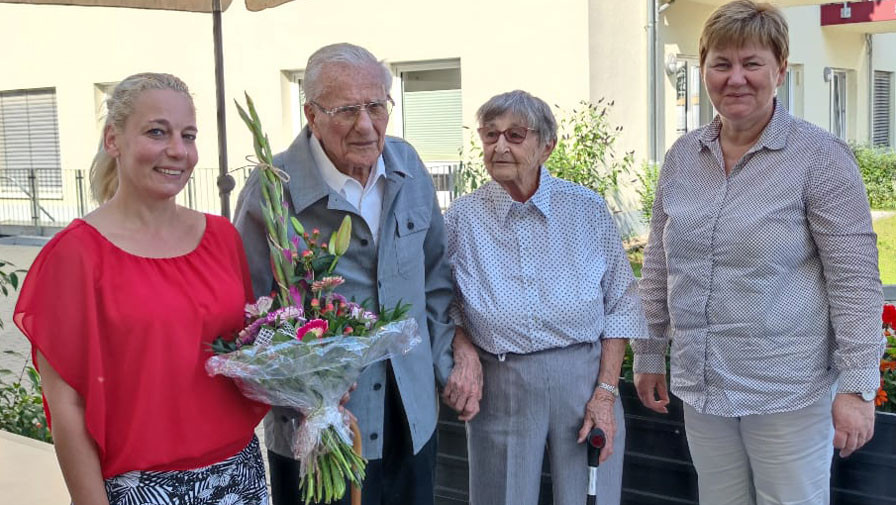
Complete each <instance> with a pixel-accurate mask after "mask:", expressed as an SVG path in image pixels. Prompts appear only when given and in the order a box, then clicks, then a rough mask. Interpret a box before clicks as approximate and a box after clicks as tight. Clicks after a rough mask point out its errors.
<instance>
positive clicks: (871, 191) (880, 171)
mask: <svg viewBox="0 0 896 505" xmlns="http://www.w3.org/2000/svg"><path fill="white" fill-rule="evenodd" d="M852 152H853V153H854V154H855V156H856V161H857V162H858V163H859V171H860V172H861V173H862V179H863V180H864V181H865V190H866V191H867V192H868V202H869V203H870V204H871V208H872V209H896V152H894V151H893V150H891V149H881V148H872V147H868V146H862V145H854V146H852Z"/></svg>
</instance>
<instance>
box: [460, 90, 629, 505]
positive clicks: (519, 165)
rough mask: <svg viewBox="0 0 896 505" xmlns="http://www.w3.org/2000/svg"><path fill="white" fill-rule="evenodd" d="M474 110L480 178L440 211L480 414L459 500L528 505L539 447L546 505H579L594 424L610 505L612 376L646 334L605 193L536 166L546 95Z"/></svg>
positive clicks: (552, 138)
mask: <svg viewBox="0 0 896 505" xmlns="http://www.w3.org/2000/svg"><path fill="white" fill-rule="evenodd" d="M477 118H478V120H479V124H480V128H479V130H478V131H479V136H480V138H481V139H482V146H483V158H484V162H485V167H486V169H487V170H488V173H489V175H490V176H491V178H492V181H491V182H489V183H487V184H485V185H484V186H482V187H481V188H479V189H478V190H476V191H474V192H473V193H471V194H469V195H466V196H463V197H461V198H459V199H458V200H456V201H455V202H454V204H453V205H452V206H451V208H450V209H448V212H447V213H446V214H445V221H446V227H447V237H448V239H447V243H448V245H447V248H448V251H447V254H448V257H449V260H450V262H451V264H452V268H453V273H454V282H455V304H454V307H453V308H454V311H453V316H454V319H455V323H457V324H458V326H462V327H463V328H464V329H465V330H466V333H468V334H469V335H470V338H471V339H472V342H473V344H475V346H476V349H477V351H478V353H479V358H480V362H481V366H482V380H483V387H482V399H481V403H480V405H479V408H480V410H479V414H478V415H477V416H475V417H473V418H472V419H471V420H470V421H469V423H468V424H467V430H468V449H469V460H470V502H471V504H473V505H500V504H507V505H510V504H512V505H535V504H536V503H537V501H538V493H539V487H540V482H541V478H540V476H541V464H542V455H543V454H544V450H545V445H546V444H547V447H548V457H549V458H550V465H551V471H552V476H553V498H554V503H555V504H557V505H571V504H580V503H582V501H583V500H584V498H585V494H586V491H587V489H588V483H589V475H588V464H587V460H586V449H585V445H584V444H583V443H582V442H583V441H584V440H585V438H586V436H587V434H588V433H589V431H590V430H591V429H592V428H593V427H598V428H601V429H603V431H604V432H605V433H606V435H607V446H606V448H605V449H604V450H603V452H602V453H601V463H602V464H601V466H600V467H599V477H598V480H599V484H598V489H599V492H600V495H599V499H598V503H601V505H611V504H618V503H619V499H620V487H621V477H622V455H623V452H624V450H623V449H624V441H625V427H624V422H623V413H622V404H621V403H620V401H619V398H618V390H617V381H618V378H619V372H620V367H621V364H622V359H623V355H624V352H625V343H626V339H628V338H639V337H642V336H646V327H645V324H644V322H643V316H642V314H641V303H640V301H639V299H638V295H637V287H636V284H635V279H634V276H633V275H632V270H631V266H630V265H629V262H628V260H627V258H626V255H625V251H624V249H623V247H622V242H621V241H620V239H619V234H618V232H617V230H616V225H615V224H614V222H613V219H612V218H611V216H610V213H609V212H608V210H607V206H606V204H605V202H604V201H603V199H601V197H600V196H599V195H597V194H596V193H594V192H592V191H590V190H588V189H586V188H584V187H582V186H579V185H576V184H573V183H571V182H568V181H564V180H562V179H557V178H554V177H552V176H551V175H550V174H549V173H548V171H547V170H546V169H545V168H544V165H543V164H544V162H545V161H546V160H547V159H548V157H549V156H550V154H551V152H552V151H553V149H554V146H555V145H556V142H557V123H556V121H555V120H554V116H553V114H552V113H551V110H550V107H548V105H547V104H546V103H545V102H544V101H542V100H540V99H538V98H536V97H534V96H532V95H530V94H529V93H526V92H524V91H511V92H509V93H504V94H501V95H497V96H495V97H493V98H491V99H490V100H489V101H488V102H486V103H485V104H484V105H483V106H482V107H480V108H479V111H478V112H477ZM449 401H453V399H452V398H449Z"/></svg>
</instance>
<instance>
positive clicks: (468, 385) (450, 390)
mask: <svg viewBox="0 0 896 505" xmlns="http://www.w3.org/2000/svg"><path fill="white" fill-rule="evenodd" d="M451 347H452V350H453V351H454V369H453V370H452V371H451V375H450V376H449V377H448V384H446V385H445V390H444V391H443V392H442V398H443V399H444V401H445V403H446V404H447V405H448V406H449V407H451V408H452V409H454V410H456V411H457V412H459V413H460V415H459V416H458V419H459V420H461V421H464V422H466V421H469V420H471V419H473V418H474V417H475V416H476V414H478V413H479V400H481V399H482V364H481V363H480V362H479V354H478V353H477V352H476V348H475V347H474V346H473V343H472V342H471V341H470V338H469V337H468V336H467V334H466V332H464V330H463V328H461V327H459V326H458V327H456V328H455V330H454V342H453V343H452V345H451Z"/></svg>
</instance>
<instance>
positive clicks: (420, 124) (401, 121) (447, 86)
mask: <svg viewBox="0 0 896 505" xmlns="http://www.w3.org/2000/svg"><path fill="white" fill-rule="evenodd" d="M394 69H395V74H396V77H397V81H398V82H397V83H396V84H398V85H397V86H396V85H394V84H393V92H394V91H395V90H396V88H397V89H399V90H400V94H399V96H394V93H393V99H394V100H395V102H396V111H395V112H393V113H392V116H393V117H392V121H393V122H394V127H395V128H396V129H397V131H399V132H401V135H402V136H403V137H404V139H405V140H407V141H408V142H410V143H411V144H412V145H413V146H414V148H415V149H417V153H418V154H420V158H421V159H422V160H423V161H424V162H426V163H427V164H431V163H444V162H451V161H456V160H457V159H458V158H459V156H460V149H461V147H462V145H463V112H462V110H461V89H460V62H459V61H456V60H454V61H439V62H428V63H408V64H400V65H395V67H394Z"/></svg>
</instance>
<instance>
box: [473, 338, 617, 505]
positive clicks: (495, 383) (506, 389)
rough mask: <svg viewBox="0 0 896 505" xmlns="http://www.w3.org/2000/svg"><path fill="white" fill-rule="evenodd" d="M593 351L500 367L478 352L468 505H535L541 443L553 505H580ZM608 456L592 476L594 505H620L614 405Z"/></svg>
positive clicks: (510, 358)
mask: <svg viewBox="0 0 896 505" xmlns="http://www.w3.org/2000/svg"><path fill="white" fill-rule="evenodd" d="M600 348H601V347H600V344H576V345H572V346H570V347H565V348H562V349H550V350H546V351H539V352H535V353H532V354H525V355H518V354H513V355H510V354H508V355H507V356H506V358H505V360H504V361H501V360H499V359H498V357H496V356H495V355H493V354H489V353H486V352H483V351H480V353H479V357H480V360H481V362H482V373H483V382H484V384H483V393H482V402H480V412H479V414H478V415H477V416H476V417H475V418H473V420H472V421H470V422H469V423H467V446H468V453H469V461H470V505H502V504H504V505H536V503H537V502H538V492H539V485H540V483H541V470H542V468H541V464H542V459H543V456H544V451H545V444H547V449H548V458H549V461H550V465H551V479H552V481H553V497H554V504H555V505H581V504H583V503H585V498H586V494H587V490H588V461H587V455H586V449H585V444H577V443H576V438H577V437H578V432H579V429H580V428H581V427H582V421H583V419H584V415H585V404H586V403H588V400H589V399H590V398H591V394H592V393H593V392H594V388H595V386H596V385H597V374H598V369H599V366H600ZM615 415H616V436H615V438H614V439H613V443H614V445H615V448H614V450H613V456H611V457H610V459H609V460H607V461H606V462H605V463H603V464H602V465H600V468H599V470H598V495H597V503H598V504H599V505H619V500H620V493H621V486H622V461H623V454H624V452H625V418H624V415H623V412H622V402H620V401H619V399H618V398H617V400H616V408H615Z"/></svg>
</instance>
